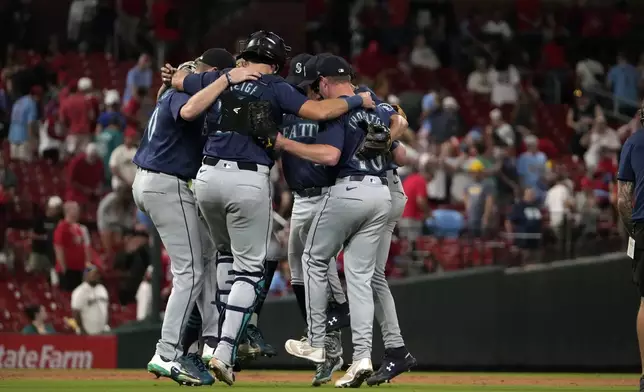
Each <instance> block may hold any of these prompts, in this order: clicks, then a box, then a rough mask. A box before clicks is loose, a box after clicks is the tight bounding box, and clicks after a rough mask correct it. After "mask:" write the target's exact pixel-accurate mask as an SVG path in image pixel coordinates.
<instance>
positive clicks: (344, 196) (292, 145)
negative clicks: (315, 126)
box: [276, 56, 395, 387]
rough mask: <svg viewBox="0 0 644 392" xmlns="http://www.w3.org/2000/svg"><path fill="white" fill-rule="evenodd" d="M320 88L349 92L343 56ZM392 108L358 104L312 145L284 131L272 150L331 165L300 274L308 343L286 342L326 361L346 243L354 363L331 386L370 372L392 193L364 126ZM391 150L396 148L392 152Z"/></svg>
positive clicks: (380, 121) (326, 67)
mask: <svg viewBox="0 0 644 392" xmlns="http://www.w3.org/2000/svg"><path fill="white" fill-rule="evenodd" d="M317 68H318V69H317V74H318V75H319V77H318V88H319V91H320V94H321V95H322V96H323V97H324V98H335V97H339V96H353V95H354V94H355V93H354V91H353V90H354V88H353V86H352V85H351V75H352V71H351V66H350V65H349V64H348V63H347V62H346V61H345V60H344V59H342V58H341V57H337V56H331V57H326V58H324V59H322V60H321V61H320V63H319V64H318V66H317ZM394 113H395V112H394V111H393V109H391V107H389V108H387V107H384V106H382V107H377V108H376V109H375V110H368V111H367V110H364V109H356V110H352V111H350V112H349V113H347V114H346V115H344V116H342V117H340V118H339V119H337V120H335V121H331V122H329V123H327V124H325V129H324V131H321V132H320V133H319V134H318V138H317V143H318V144H314V145H306V144H302V143H298V142H296V141H294V140H289V139H286V138H284V137H282V136H278V138H277V144H276V146H277V148H278V149H281V150H284V151H286V152H288V153H291V154H295V155H297V156H300V157H302V158H305V159H308V160H311V161H313V162H316V163H322V164H326V165H328V166H335V168H334V172H335V176H336V180H335V185H333V186H332V187H331V188H330V189H329V192H328V193H327V195H326V196H325V197H324V201H323V202H322V208H321V209H320V210H319V211H318V212H317V214H316V216H315V218H314V223H313V224H312V226H311V229H310V231H309V234H308V237H307V242H306V246H305V250H304V255H303V259H302V262H303V273H304V282H305V285H306V287H305V292H306V301H307V317H308V321H309V323H308V324H309V340H308V341H304V340H301V341H297V340H289V341H287V342H286V345H285V348H286V350H287V352H289V353H290V354H291V355H294V356H297V357H300V358H305V359H308V360H311V361H313V362H314V363H324V362H325V359H326V358H325V356H326V355H325V348H324V339H325V326H324V322H325V321H326V318H325V308H326V295H325V294H326V285H327V283H326V280H327V278H326V271H327V269H328V262H329V260H330V259H331V258H333V257H334V256H335V255H336V254H337V253H338V252H339V251H340V249H341V248H342V247H343V245H344V258H345V274H346V277H347V293H348V296H349V308H350V310H351V329H352V338H353V345H354V352H353V364H352V365H351V366H350V367H349V369H348V371H347V373H346V374H345V375H344V376H343V377H342V378H340V379H339V380H338V381H337V382H336V384H335V386H336V387H358V386H360V385H361V384H362V382H363V381H364V380H365V379H366V378H367V377H369V376H370V375H371V374H372V373H373V366H372V364H371V345H372V334H373V318H374V300H373V291H372V289H371V277H372V275H373V272H374V269H375V260H376V255H377V247H378V243H379V241H380V238H381V234H382V231H383V230H384V227H385V224H386V221H387V215H388V213H389V210H390V209H391V194H390V192H389V189H388V187H387V184H388V180H387V178H386V177H385V158H384V153H387V152H388V151H389V147H390V146H389V143H385V144H383V146H382V150H381V153H382V154H383V155H377V156H374V157H373V158H371V157H367V154H366V153H365V152H364V150H363V149H362V144H363V142H364V140H365V135H364V129H366V128H373V129H378V130H379V131H380V132H383V131H384V130H386V133H387V136H389V135H388V129H386V126H388V125H390V118H391V116H392V115H393V114H394ZM394 154H395V150H394Z"/></svg>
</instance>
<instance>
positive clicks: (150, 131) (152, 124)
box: [145, 106, 159, 141]
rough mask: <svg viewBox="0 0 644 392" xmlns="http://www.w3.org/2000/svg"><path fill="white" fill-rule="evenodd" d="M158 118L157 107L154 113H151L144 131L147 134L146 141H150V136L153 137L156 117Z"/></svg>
mask: <svg viewBox="0 0 644 392" xmlns="http://www.w3.org/2000/svg"><path fill="white" fill-rule="evenodd" d="M158 116H159V107H158V106H157V107H156V108H155V109H154V112H152V116H150V120H149V121H148V127H147V128H146V129H145V132H147V134H148V141H149V140H152V135H154V131H156V129H157V117H158Z"/></svg>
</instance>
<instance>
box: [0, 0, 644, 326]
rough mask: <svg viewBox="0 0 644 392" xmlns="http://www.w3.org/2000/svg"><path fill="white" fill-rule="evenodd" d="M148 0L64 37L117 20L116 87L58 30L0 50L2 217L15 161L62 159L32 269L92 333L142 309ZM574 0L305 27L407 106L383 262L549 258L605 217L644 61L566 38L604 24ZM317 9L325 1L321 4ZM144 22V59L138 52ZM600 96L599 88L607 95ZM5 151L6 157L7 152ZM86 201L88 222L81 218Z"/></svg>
mask: <svg viewBox="0 0 644 392" xmlns="http://www.w3.org/2000/svg"><path fill="white" fill-rule="evenodd" d="M144 3H145V1H143V0H141V1H138V0H136V1H134V0H133V1H132V2H131V3H130V1H129V0H128V1H117V2H116V6H117V8H118V9H117V10H118V12H112V11H114V9H112V11H109V10H108V8H109V6H108V5H107V3H105V2H102V1H98V2H92V1H82V0H75V1H74V2H72V7H71V8H70V14H69V19H68V37H67V39H68V41H69V42H72V43H73V44H74V45H78V46H79V47H80V49H81V50H92V48H93V49H99V50H103V49H104V48H105V47H108V48H109V49H113V48H111V47H110V45H113V42H114V41H113V40H111V39H108V38H109V37H111V35H110V34H112V31H111V30H109V29H108V30H101V29H98V28H97V27H96V26H99V25H103V24H105V25H107V24H108V21H110V23H112V25H113V24H114V23H113V22H115V21H116V22H117V23H116V26H117V30H116V33H117V36H118V37H120V38H119V39H118V40H117V42H120V43H121V44H122V46H123V47H124V50H125V51H127V52H129V55H130V56H131V57H136V56H138V60H137V62H136V64H135V65H134V66H133V67H132V68H131V69H130V70H129V72H128V73H127V77H126V80H124V81H123V82H124V85H125V88H124V89H123V90H120V91H119V90H115V89H110V90H104V91H101V90H99V89H98V88H97V87H98V86H95V85H94V81H93V80H92V79H91V78H89V77H86V76H85V77H81V78H80V79H73V78H71V76H70V75H68V74H67V70H66V67H65V66H64V62H63V61H62V60H61V56H60V53H61V51H60V50H59V49H58V48H57V45H56V43H55V40H52V42H50V47H49V49H48V52H47V53H45V55H44V56H43V57H42V58H43V59H44V60H45V61H41V62H37V63H34V64H25V63H24V62H21V61H20V60H19V59H18V58H17V56H16V54H17V52H15V51H11V50H10V51H9V54H8V55H7V56H6V57H7V61H6V64H8V66H7V67H5V70H4V71H3V75H2V77H3V79H2V80H3V82H4V83H3V84H2V90H0V114H2V113H4V117H3V118H0V120H1V121H3V122H4V123H5V124H6V125H7V126H6V127H5V131H4V132H5V135H4V136H5V137H6V138H7V142H8V143H9V145H10V148H9V154H10V156H9V157H2V159H0V221H2V222H3V223H4V222H9V218H6V220H3V219H2V217H8V216H9V212H10V210H11V209H12V208H14V206H15V205H18V204H20V203H21V202H24V201H25V200H20V199H21V198H22V197H24V195H25V192H24V191H22V190H21V189H20V186H21V179H20V178H18V177H17V176H16V174H15V173H14V172H13V171H12V169H11V167H12V165H14V166H13V167H15V165H28V164H39V163H42V162H47V164H49V165H53V166H55V167H57V168H60V173H61V179H62V180H63V183H64V187H63V188H62V189H61V193H60V194H58V195H51V197H50V198H49V199H48V201H47V203H46V205H43V206H39V208H37V211H41V212H38V213H37V214H36V217H35V219H34V222H33V224H28V225H29V226H31V227H30V228H31V234H30V236H31V237H30V239H31V247H30V253H29V255H28V258H27V262H26V263H25V268H26V269H27V271H28V272H29V273H45V274H48V275H50V276H51V277H50V280H51V282H52V283H53V284H56V285H58V286H59V287H60V289H61V290H65V291H68V292H70V293H73V294H72V296H71V302H72V304H71V305H72V309H73V312H74V313H73V315H72V316H73V317H72V318H71V321H70V322H71V324H73V325H74V326H75V327H74V328H77V330H78V331H82V332H86V333H101V332H103V331H106V330H108V329H109V326H108V323H107V320H108V316H107V314H108V306H107V304H108V302H109V301H112V302H118V303H120V304H123V305H127V304H129V303H134V302H136V303H137V308H138V310H137V319H144V318H145V317H147V316H148V315H150V314H151V312H152V310H151V298H152V286H151V282H150V277H151V273H152V269H151V267H150V257H151V256H150V250H149V246H148V245H149V238H150V235H149V234H150V232H151V231H150V230H151V226H150V222H149V220H148V219H147V218H146V217H145V216H144V215H143V214H142V213H140V211H137V209H136V206H135V205H134V202H133V200H132V195H131V186H132V182H133V179H134V175H135V172H136V166H135V165H134V164H133V163H132V157H133V156H134V154H135V152H136V146H137V143H138V141H139V138H140V137H141V134H142V132H143V129H144V127H145V126H146V123H147V117H148V116H149V114H150V112H151V110H152V107H153V105H154V88H155V86H158V84H157V83H155V82H157V81H156V80H155V78H156V76H155V73H154V71H153V68H154V67H153V66H152V64H153V61H154V60H156V61H157V62H163V58H164V56H165V54H166V53H167V51H168V48H169V46H170V44H171V43H172V42H174V41H176V39H177V38H176V34H175V33H176V30H177V29H178V27H176V26H175V25H176V21H173V20H168V18H167V17H166V16H167V15H168V12H169V10H171V9H172V7H173V5H172V3H173V2H172V1H170V0H159V1H153V2H150V4H149V5H148V6H146V5H145V4H144ZM585 3H586V2H584V1H579V2H578V4H577V5H576V7H577V8H575V9H574V10H572V11H570V13H568V12H563V11H562V12H558V13H557V12H550V11H548V10H547V9H546V8H545V6H544V5H541V4H540V2H539V1H531V0H525V1H517V10H516V15H515V16H514V17H511V15H510V14H509V13H503V12H500V11H496V12H492V13H488V12H487V11H482V10H478V9H472V10H471V11H470V12H466V13H465V15H464V16H461V17H459V18H457V17H456V14H455V11H454V9H453V7H451V6H450V5H449V2H429V3H428V5H426V6H421V7H420V8H418V9H417V8H416V7H418V5H417V4H415V5H413V7H412V6H411V5H410V4H411V2H409V1H406V0H391V1H384V2H383V1H356V2H353V3H352V5H351V7H350V10H349V12H348V20H347V28H348V31H347V32H346V37H347V40H346V42H344V41H335V40H336V39H337V37H338V30H337V28H333V29H326V28H325V22H324V18H321V19H320V20H319V23H312V24H311V26H313V27H312V33H311V36H310V37H311V39H310V47H311V48H317V49H316V50H317V51H321V50H328V51H332V52H335V53H339V54H344V55H346V56H347V57H350V58H351V60H352V64H353V65H354V67H355V71H356V72H357V73H358V79H357V80H356V84H366V85H368V86H370V87H371V88H372V89H373V90H374V91H375V92H376V93H377V94H378V95H379V96H381V97H383V98H385V99H386V100H387V101H388V102H390V103H396V104H401V105H402V107H403V108H404V109H405V110H406V111H407V114H408V115H409V122H410V128H409V129H408V130H407V132H406V134H405V135H404V137H403V139H402V140H401V141H402V143H403V144H404V145H405V147H406V148H407V151H408V153H407V155H408V164H407V165H406V166H405V167H403V168H401V169H400V170H399V174H400V176H401V178H402V181H403V187H404V189H405V191H406V193H407V196H408V198H409V199H408V203H407V205H406V207H405V210H404V214H403V218H402V220H401V222H400V223H399V225H398V228H397V230H396V234H397V235H396V236H395V241H399V242H401V243H403V244H404V245H403V246H398V245H397V246H392V249H394V250H393V251H392V257H391V261H390V266H389V267H388V269H387V271H388V272H389V271H395V272H396V273H397V274H402V275H407V274H413V273H414V272H415V271H414V270H413V266H418V265H419V263H418V260H419V259H423V258H425V257H426V255H425V254H423V252H421V251H420V250H419V249H417V247H416V243H417V242H418V240H420V239H421V238H423V236H428V235H429V236H432V237H433V238H436V239H438V240H443V239H447V240H450V239H459V240H462V241H465V242H468V243H471V244H475V243H476V244H478V243H481V242H484V241H497V242H500V243H503V244H507V245H508V246H509V247H510V249H511V252H512V253H511V254H512V258H513V260H519V261H520V262H529V263H532V262H538V261H541V260H542V259H543V258H544V257H543V256H544V255H543V253H544V250H546V251H548V250H549V249H554V248H558V247H561V246H564V244H565V246H569V245H570V244H572V247H573V248H575V247H576V246H581V245H579V244H583V243H585V242H584V241H586V240H587V239H589V238H591V239H592V238H595V237H597V236H599V235H609V234H610V233H612V232H613V231H614V228H615V227H616V225H615V214H614V202H615V197H614V186H613V183H614V176H615V172H616V161H617V156H618V152H619V149H620V147H621V142H622V141H623V140H624V138H625V137H627V136H628V135H630V134H631V133H632V132H634V131H635V130H636V129H638V128H639V125H638V124H637V122H636V120H635V118H634V117H633V115H634V108H636V107H637V101H639V99H640V96H639V95H640V93H641V91H642V89H641V87H643V86H644V83H642V82H641V81H643V80H644V77H642V75H644V65H642V64H644V63H642V61H644V58H641V59H640V60H642V61H641V62H640V64H638V66H633V65H630V64H629V62H628V61H629V60H628V58H629V56H628V55H627V54H626V52H620V53H614V55H615V56H616V58H617V62H616V64H613V63H612V62H611V61H612V60H611V58H610V56H604V55H602V56H600V58H598V57H595V56H593V55H590V54H593V51H592V50H591V49H592V47H590V46H584V45H582V47H581V48H580V50H578V51H569V50H564V45H563V44H562V38H564V37H565V38H567V39H570V40H573V41H575V40H577V39H578V37H584V39H586V38H587V39H590V40H593V39H595V38H596V39H599V37H598V35H597V33H596V31H595V30H596V29H600V27H598V26H597V24H598V23H599V22H598V19H597V18H596V17H595V16H596V14H593V13H592V12H591V11H590V10H594V9H595V8H588V6H587V5H586V4H585ZM318 7H320V15H324V5H323V4H322V5H320V4H318ZM146 15H147V16H146ZM578 15H582V16H583V17H582V18H581V19H579V18H578ZM593 15H595V16H593ZM625 15H627V13H626V11H624V8H617V9H616V10H614V12H613V13H612V14H610V16H608V18H609V19H610V20H613V19H615V18H617V19H618V20H621V19H620V18H622V19H624V21H623V22H624V23H623V24H622V28H621V29H617V30H615V29H614V28H612V27H610V26H612V24H611V23H607V24H606V25H605V26H604V25H602V26H604V27H606V28H609V27H610V28H611V31H610V37H611V39H614V40H616V39H618V38H620V37H623V36H624V35H627V34H629V29H628V18H626V17H625ZM412 16H415V18H413V17H412ZM170 19H172V18H170ZM600 19H601V18H600ZM149 22H152V26H153V34H154V35H156V39H153V40H152V41H151V42H153V43H154V47H153V48H151V50H152V51H154V52H155V53H156V56H154V57H152V56H150V55H148V54H140V52H139V50H140V47H141V45H142V41H146V40H147V38H146V37H145V34H141V33H142V32H143V31H145V30H146V29H147V28H148V27H149V26H150V23H149ZM604 22H605V21H604ZM604 22H602V23H604ZM173 26H175V27H173ZM604 27H602V29H603V28H604ZM613 30H615V31H613ZM99 31H100V32H102V33H101V34H98V32H99ZM602 31H603V30H602ZM110 42H112V43H110ZM337 42H340V44H338V43H337ZM575 42H578V41H575ZM602 42H603V44H604V45H607V43H609V42H617V41H607V40H603V41H602ZM312 51H313V50H312ZM629 54H630V53H629ZM572 64H576V67H574V68H573V66H572ZM446 67H450V68H451V69H455V70H457V71H458V72H459V75H460V83H461V84H462V86H463V91H462V92H459V91H455V90H454V89H449V88H448V85H447V84H444V83H442V80H441V79H440V78H439V77H436V75H437V74H439V73H440V72H441V71H442V70H444V69H445V68H446ZM606 70H607V72H606ZM419 75H425V76H426V75H430V77H428V78H424V77H423V78H420V77H418V76H419ZM631 82H632V83H631ZM421 83H422V84H421ZM553 87H556V88H553ZM634 89H635V90H634ZM607 93H608V94H609V95H608V97H610V98H609V99H608V101H606V98H605V96H606V95H602V94H607ZM602 97H604V98H602ZM469 99H471V100H473V101H475V102H483V103H484V104H485V105H486V106H484V107H487V108H488V110H489V111H486V112H485V113H483V115H482V116H480V118H479V119H478V121H475V122H474V123H473V122H472V121H471V120H468V119H470V118H471V116H469V113H465V112H464V110H467V109H465V107H470V106H469V105H467V106H466V105H465V104H466V102H465V100H469ZM459 101H460V102H459ZM560 101H565V102H570V106H569V110H568V113H567V117H566V119H565V123H566V125H567V127H569V128H570V135H567V136H566V137H565V140H566V142H567V143H569V144H566V145H563V146H562V145H560V144H558V143H556V142H555V141H553V140H551V137H550V135H549V134H548V132H547V130H545V129H543V126H544V125H543V122H542V121H541V120H539V119H538V118H537V107H538V106H539V105H543V102H546V103H556V102H560ZM607 102H608V104H607ZM616 114H617V115H619V116H622V117H619V116H618V117H616V116H615V115H616ZM623 116H626V117H627V119H630V118H633V120H632V121H630V122H628V121H622V120H623ZM9 160H10V161H11V162H12V165H9V166H5V165H4V163H5V161H9ZM271 179H272V182H273V186H274V192H273V193H272V194H273V195H275V197H274V200H273V202H274V209H275V213H276V221H277V222H278V223H279V224H278V225H276V226H277V227H278V229H277V230H276V231H275V233H274V237H273V243H272V248H273V253H274V254H276V255H278V258H280V259H281V260H282V261H281V262H280V265H279V268H278V270H277V272H276V276H275V279H274V281H273V284H272V286H271V291H272V292H273V293H274V294H276V295H281V294H284V293H287V292H288V290H289V288H288V281H289V271H288V265H287V263H286V260H285V252H284V249H285V246H286V242H287V241H286V239H287V238H288V229H289V225H288V219H289V216H290V208H291V203H292V196H291V193H290V192H289V190H288V188H287V186H286V184H285V182H284V178H283V176H282V174H281V171H280V162H279V161H278V162H277V164H276V165H275V167H274V168H273V170H272V172H271ZM87 213H89V214H90V216H91V219H89V220H86V219H84V218H83V217H85V216H87ZM280 222H281V223H280ZM3 223H0V230H3V231H4V229H5V228H6V227H3ZM10 223H12V222H10ZM14 223H15V222H14ZM12 224H13V223H12ZM22 228H24V226H22ZM0 234H1V235H0V251H2V252H1V253H0V262H4V263H5V264H11V263H10V262H9V259H10V258H11V253H12V252H11V249H10V245H9V244H7V243H6V241H5V238H4V237H5V236H4V234H2V233H0ZM94 234H96V235H94ZM465 242H464V243H465ZM162 258H163V271H162V276H163V277H164V279H163V296H164V297H165V298H167V296H168V295H169V292H170V290H171V273H170V271H169V268H168V258H167V255H165V254H163V256H162ZM410 260H411V262H409V261H410ZM339 261H340V262H339V264H340V265H341V264H342V263H341V261H342V258H341V257H340V260H339ZM420 264H422V263H420ZM410 266H411V267H410ZM102 273H108V274H112V273H116V274H117V276H118V279H117V280H115V281H113V284H116V285H118V290H117V291H116V295H109V294H108V290H107V289H106V288H105V287H104V286H103V285H102V284H100V283H99V276H100V274H102ZM110 293H111V292H110ZM29 318H30V320H33V323H32V324H33V326H32V327H31V328H32V329H35V330H37V331H44V330H45V329H44V327H43V325H44V323H45V320H46V315H45V314H44V312H40V311H39V308H33V309H31V310H30V313H29Z"/></svg>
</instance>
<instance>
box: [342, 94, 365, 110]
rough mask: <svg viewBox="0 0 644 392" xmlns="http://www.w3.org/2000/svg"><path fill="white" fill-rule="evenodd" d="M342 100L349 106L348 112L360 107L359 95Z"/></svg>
mask: <svg viewBox="0 0 644 392" xmlns="http://www.w3.org/2000/svg"><path fill="white" fill-rule="evenodd" d="M342 99H344V100H345V101H347V105H349V110H353V109H357V108H359V107H362V97H361V96H359V95H354V96H352V97H344V98H342Z"/></svg>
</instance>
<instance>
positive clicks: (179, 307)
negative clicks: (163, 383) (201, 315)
mask: <svg viewBox="0 0 644 392" xmlns="http://www.w3.org/2000/svg"><path fill="white" fill-rule="evenodd" d="M132 191H133V195H134V201H135V203H136V205H137V206H138V207H139V209H140V210H141V211H143V212H144V213H145V214H147V215H148V216H149V217H150V219H151V220H152V222H153V223H154V226H155V227H156V228H157V231H158V232H159V236H160V237H161V241H163V244H164V246H165V248H166V251H167V252H168V255H169V256H170V260H171V262H170V269H171V271H172V276H173V279H172V292H171V294H170V298H169V299H168V304H167V306H166V313H165V318H164V320H163V327H162V329H161V339H160V340H159V342H158V343H157V354H159V355H161V356H162V357H164V358H167V359H170V360H175V359H177V358H179V357H180V356H181V355H183V348H182V347H181V344H180V342H181V333H182V331H183V330H184V327H185V325H186V323H187V322H188V318H189V317H190V313H191V312H192V308H193V307H194V305H195V301H196V300H197V298H198V297H199V295H200V294H201V290H202V287H203V274H204V263H203V259H202V256H203V254H202V245H201V238H200V235H201V234H200V220H199V218H198V216H197V207H196V204H195V199H194V196H193V194H192V192H191V191H190V189H188V183H187V182H185V181H181V180H179V179H178V178H176V177H173V176H170V175H167V174H163V173H154V172H149V171H147V170H144V169H139V170H138V171H137V173H136V177H135V179H134V184H133V186H132ZM200 311H201V309H200Z"/></svg>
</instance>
